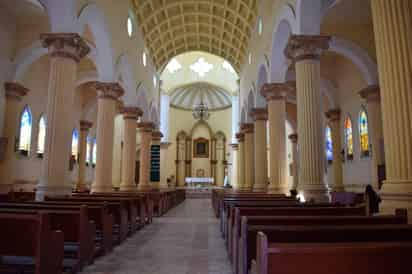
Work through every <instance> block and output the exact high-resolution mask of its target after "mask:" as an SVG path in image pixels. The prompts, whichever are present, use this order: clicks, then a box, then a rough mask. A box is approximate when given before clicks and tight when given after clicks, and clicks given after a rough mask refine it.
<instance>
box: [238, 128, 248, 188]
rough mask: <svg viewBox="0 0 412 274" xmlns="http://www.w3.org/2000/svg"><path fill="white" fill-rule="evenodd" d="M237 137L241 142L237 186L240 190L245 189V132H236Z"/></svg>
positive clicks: (239, 142)
mask: <svg viewBox="0 0 412 274" xmlns="http://www.w3.org/2000/svg"><path fill="white" fill-rule="evenodd" d="M236 139H237V141H238V144H239V154H238V158H237V170H238V173H237V176H238V177H237V178H238V180H237V188H238V190H240V191H245V190H246V188H245V134H244V133H243V132H240V133H238V134H236Z"/></svg>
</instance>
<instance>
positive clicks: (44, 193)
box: [36, 185, 72, 201]
mask: <svg viewBox="0 0 412 274" xmlns="http://www.w3.org/2000/svg"><path fill="white" fill-rule="evenodd" d="M71 194H72V188H71V187H70V186H42V185H38V186H37V188H36V201H44V198H45V197H61V196H67V195H71Z"/></svg>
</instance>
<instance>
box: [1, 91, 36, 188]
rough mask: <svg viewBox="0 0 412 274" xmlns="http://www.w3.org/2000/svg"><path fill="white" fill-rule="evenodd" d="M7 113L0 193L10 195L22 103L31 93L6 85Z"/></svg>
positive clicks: (3, 140)
mask: <svg viewBox="0 0 412 274" xmlns="http://www.w3.org/2000/svg"><path fill="white" fill-rule="evenodd" d="M4 89H5V91H6V111H5V119H4V129H3V136H4V137H2V138H1V140H2V142H3V143H4V144H3V148H4V151H3V153H4V154H3V155H4V156H3V159H2V160H1V161H0V178H1V179H0V193H8V192H9V191H10V190H12V188H13V180H14V178H13V163H14V159H15V155H14V154H15V153H16V152H15V138H16V136H17V135H18V133H19V129H18V125H19V114H20V111H21V109H22V108H21V106H20V104H21V103H20V102H21V100H22V97H24V96H26V94H27V93H28V92H29V90H28V89H26V88H25V87H23V86H22V85H20V84H18V83H5V85H4Z"/></svg>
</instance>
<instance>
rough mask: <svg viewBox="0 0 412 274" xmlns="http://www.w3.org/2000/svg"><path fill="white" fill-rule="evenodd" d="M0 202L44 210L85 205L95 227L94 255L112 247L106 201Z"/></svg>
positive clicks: (106, 251)
mask: <svg viewBox="0 0 412 274" xmlns="http://www.w3.org/2000/svg"><path fill="white" fill-rule="evenodd" d="M7 204H9V205H8V206H7V205H6V204H5V203H0V207H3V206H4V207H6V206H7V207H9V208H16V209H44V210H76V209H80V207H81V206H82V205H87V210H88V218H89V221H93V222H94V224H95V227H96V240H95V256H99V255H102V254H105V253H108V252H110V251H111V250H112V248H113V216H112V215H111V214H110V212H109V208H108V204H107V203H103V204H102V203H98V204H96V203H94V204H93V203H67V202H66V203H64V202H63V203H62V202H47V201H45V202H24V203H17V202H14V203H7Z"/></svg>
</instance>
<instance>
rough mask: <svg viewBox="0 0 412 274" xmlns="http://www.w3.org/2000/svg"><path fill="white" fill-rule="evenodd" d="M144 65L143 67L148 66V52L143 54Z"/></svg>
mask: <svg viewBox="0 0 412 274" xmlns="http://www.w3.org/2000/svg"><path fill="white" fill-rule="evenodd" d="M142 63H143V66H146V64H147V56H146V52H143V54H142Z"/></svg>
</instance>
